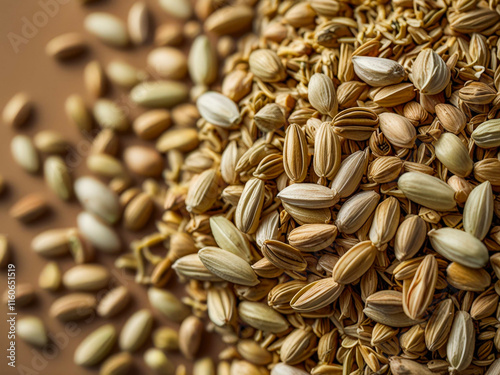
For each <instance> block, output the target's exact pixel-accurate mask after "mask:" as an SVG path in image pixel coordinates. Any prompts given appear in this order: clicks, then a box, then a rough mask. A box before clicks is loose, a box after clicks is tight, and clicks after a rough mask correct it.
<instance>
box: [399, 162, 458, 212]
mask: <svg viewBox="0 0 500 375" xmlns="http://www.w3.org/2000/svg"><path fill="white" fill-rule="evenodd" d="M398 187H399V189H401V190H402V191H403V193H404V195H405V196H406V198H408V199H410V200H412V201H413V202H415V203H418V204H420V205H422V206H425V207H428V208H431V209H433V210H438V211H453V210H454V209H455V207H456V202H455V198H454V196H455V191H454V190H453V189H452V188H451V187H450V186H449V185H448V184H447V183H445V182H444V181H442V180H440V179H439V178H437V177H433V176H429V175H428V174H425V173H421V172H406V173H403V174H402V175H401V176H400V177H399V179H398Z"/></svg>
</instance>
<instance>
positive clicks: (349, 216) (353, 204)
mask: <svg viewBox="0 0 500 375" xmlns="http://www.w3.org/2000/svg"><path fill="white" fill-rule="evenodd" d="M379 199H380V195H378V194H377V193H376V192H374V191H364V192H360V193H358V194H355V195H353V196H352V197H351V198H349V199H348V200H347V201H345V202H344V204H343V205H342V207H341V208H340V210H339V212H338V214H337V220H336V221H335V225H336V226H337V228H338V229H339V232H341V233H346V234H352V233H355V232H356V231H358V230H359V229H360V228H361V227H362V226H363V224H364V223H365V222H366V220H368V218H369V217H370V216H371V214H372V213H373V211H374V210H375V208H376V207H377V204H378V201H379Z"/></svg>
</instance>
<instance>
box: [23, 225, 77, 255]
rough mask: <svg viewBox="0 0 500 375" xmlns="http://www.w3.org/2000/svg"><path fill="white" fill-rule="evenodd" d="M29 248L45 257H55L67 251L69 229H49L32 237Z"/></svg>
mask: <svg viewBox="0 0 500 375" xmlns="http://www.w3.org/2000/svg"><path fill="white" fill-rule="evenodd" d="M31 248H32V249H33V251H35V252H36V253H38V254H40V255H42V256H45V257H57V256H62V255H65V254H67V253H68V252H69V229H67V228H64V229H50V230H47V231H44V232H42V233H40V234H38V235H37V236H35V237H34V238H33V240H32V241H31Z"/></svg>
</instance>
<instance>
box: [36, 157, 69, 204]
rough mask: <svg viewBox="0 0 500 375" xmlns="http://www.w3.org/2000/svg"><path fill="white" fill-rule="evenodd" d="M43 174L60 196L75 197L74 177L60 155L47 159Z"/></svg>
mask: <svg viewBox="0 0 500 375" xmlns="http://www.w3.org/2000/svg"><path fill="white" fill-rule="evenodd" d="M43 174H44V176H45V181H46V182H47V185H48V186H49V188H50V189H51V190H52V191H53V192H54V193H55V194H56V195H57V196H58V197H59V198H61V199H63V200H69V199H71V198H72V197H73V179H72V178H71V175H70V172H69V170H68V167H67V166H66V163H65V162H64V160H63V159H62V158H61V157H60V156H55V155H54V156H49V157H48V158H47V159H45V163H44V166H43Z"/></svg>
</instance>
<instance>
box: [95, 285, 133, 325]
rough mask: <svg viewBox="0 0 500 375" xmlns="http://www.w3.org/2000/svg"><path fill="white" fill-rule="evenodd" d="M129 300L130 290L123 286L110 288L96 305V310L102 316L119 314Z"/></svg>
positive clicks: (110, 316)
mask: <svg viewBox="0 0 500 375" xmlns="http://www.w3.org/2000/svg"><path fill="white" fill-rule="evenodd" d="M129 302H130V292H129V291H128V289H127V288H126V287H125V286H119V287H117V288H115V289H112V290H110V291H109V292H108V293H107V294H106V295H105V296H104V297H103V298H102V299H101V300H100V301H99V304H98V305H97V308H96V312H97V314H98V315H99V316H102V317H103V318H112V317H114V316H115V315H117V314H119V313H120V312H121V311H122V310H123V309H124V308H125V307H126V306H127V305H128V303H129Z"/></svg>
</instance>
